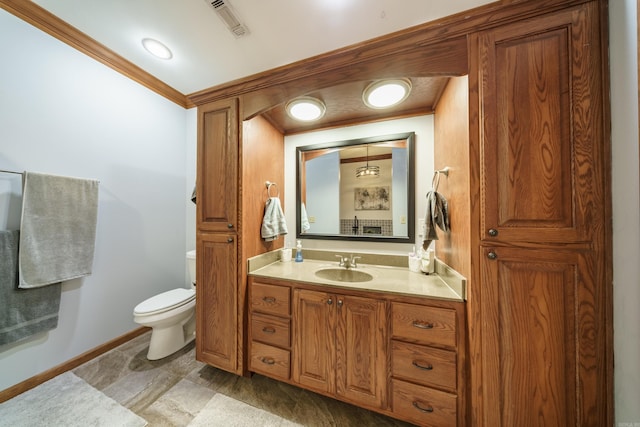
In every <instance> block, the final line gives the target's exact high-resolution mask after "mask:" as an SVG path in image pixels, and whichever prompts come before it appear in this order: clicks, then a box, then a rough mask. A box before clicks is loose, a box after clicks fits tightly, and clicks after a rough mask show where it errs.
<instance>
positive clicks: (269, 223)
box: [260, 197, 288, 242]
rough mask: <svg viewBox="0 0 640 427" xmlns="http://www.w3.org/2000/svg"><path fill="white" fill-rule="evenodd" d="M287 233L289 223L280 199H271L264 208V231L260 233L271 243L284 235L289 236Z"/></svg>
mask: <svg viewBox="0 0 640 427" xmlns="http://www.w3.org/2000/svg"><path fill="white" fill-rule="evenodd" d="M287 232H288V231H287V223H286V221H285V218H284V212H282V207H281V206H280V199H278V198H277V197H269V199H268V200H267V204H266V206H265V208H264V217H263V218H262V230H261V232H260V234H261V236H262V238H263V239H264V240H265V241H267V242H270V241H272V240H275V239H277V238H278V236H280V235H282V234H287Z"/></svg>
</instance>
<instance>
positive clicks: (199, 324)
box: [196, 233, 238, 372]
mask: <svg viewBox="0 0 640 427" xmlns="http://www.w3.org/2000/svg"><path fill="white" fill-rule="evenodd" d="M196 247H197V251H198V257H197V272H196V316H197V321H196V357H197V359H198V360H200V361H202V362H205V363H208V364H210V365H213V366H216V367H218V368H221V369H224V370H227V371H230V372H236V369H237V367H238V363H237V359H238V340H237V329H238V316H237V313H238V304H237V291H236V289H237V286H236V283H237V280H238V279H237V265H238V262H237V242H236V237H235V235H233V234H213V233H198V235H197V246H196Z"/></svg>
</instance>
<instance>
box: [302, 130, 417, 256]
mask: <svg viewBox="0 0 640 427" xmlns="http://www.w3.org/2000/svg"><path fill="white" fill-rule="evenodd" d="M414 139H415V133H414V132H407V133H400V134H393V135H384V136H375V137H370V138H361V139H353V140H348V141H337V142H329V143H322V144H316V145H308V146H303V147H298V148H297V156H298V169H297V178H298V179H297V203H296V205H297V206H296V209H297V212H296V215H297V220H296V231H297V237H299V238H305V239H329V240H357V241H384V242H393V243H411V242H413V241H414V207H415V200H414V166H413V163H414V160H413V157H414Z"/></svg>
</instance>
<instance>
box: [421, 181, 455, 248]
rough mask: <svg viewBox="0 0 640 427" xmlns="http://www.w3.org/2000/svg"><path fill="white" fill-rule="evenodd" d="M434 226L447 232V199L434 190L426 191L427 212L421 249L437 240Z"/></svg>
mask: <svg viewBox="0 0 640 427" xmlns="http://www.w3.org/2000/svg"><path fill="white" fill-rule="evenodd" d="M436 226H438V228H440V229H441V230H442V231H444V232H449V205H448V203H447V199H445V197H444V196H443V195H441V194H440V193H438V192H436V191H429V192H428V193H427V214H426V215H425V218H424V240H423V242H422V247H423V249H425V250H426V249H427V248H428V247H429V245H430V244H431V242H432V241H434V240H438V233H436Z"/></svg>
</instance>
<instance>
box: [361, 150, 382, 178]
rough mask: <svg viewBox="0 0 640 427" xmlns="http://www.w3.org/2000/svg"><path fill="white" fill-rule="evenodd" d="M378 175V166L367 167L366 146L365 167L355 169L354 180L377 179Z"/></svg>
mask: <svg viewBox="0 0 640 427" xmlns="http://www.w3.org/2000/svg"><path fill="white" fill-rule="evenodd" d="M379 175H380V166H375V165H369V144H367V165H366V166H360V167H359V168H357V169H356V178H377V177H378V176H379Z"/></svg>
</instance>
